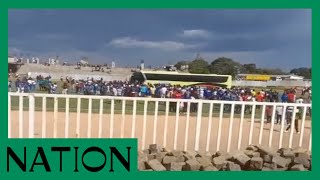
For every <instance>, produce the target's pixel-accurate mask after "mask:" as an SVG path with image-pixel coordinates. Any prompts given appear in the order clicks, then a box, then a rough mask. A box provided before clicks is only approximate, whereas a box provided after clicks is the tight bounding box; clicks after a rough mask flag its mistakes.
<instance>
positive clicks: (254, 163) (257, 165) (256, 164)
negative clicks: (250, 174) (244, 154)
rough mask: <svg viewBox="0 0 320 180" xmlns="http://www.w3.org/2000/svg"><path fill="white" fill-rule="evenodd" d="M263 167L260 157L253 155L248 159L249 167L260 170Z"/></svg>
mask: <svg viewBox="0 0 320 180" xmlns="http://www.w3.org/2000/svg"><path fill="white" fill-rule="evenodd" d="M262 167H263V159H262V158H261V157H253V158H251V160H250V168H251V169H252V170H260V169H262Z"/></svg>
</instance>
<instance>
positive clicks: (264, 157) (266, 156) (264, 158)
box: [263, 154, 273, 163]
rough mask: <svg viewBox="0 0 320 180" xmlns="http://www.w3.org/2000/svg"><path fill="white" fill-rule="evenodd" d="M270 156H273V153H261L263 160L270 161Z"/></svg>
mask: <svg viewBox="0 0 320 180" xmlns="http://www.w3.org/2000/svg"><path fill="white" fill-rule="evenodd" d="M272 157H273V155H270V154H265V155H263V161H264V162H268V163H270V162H272Z"/></svg>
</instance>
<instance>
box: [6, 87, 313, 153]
mask: <svg viewBox="0 0 320 180" xmlns="http://www.w3.org/2000/svg"><path fill="white" fill-rule="evenodd" d="M8 100H9V101H8V137H9V138H50V137H52V138H61V137H64V138H102V137H103V138H115V137H118V138H138V141H139V148H141V149H145V148H147V145H148V144H149V143H150V144H151V143H157V144H161V145H163V146H165V147H168V146H169V147H172V149H180V148H183V149H184V150H196V151H202V150H203V151H219V150H222V147H224V149H225V150H226V151H227V152H229V151H232V150H236V149H241V148H243V147H245V146H247V145H249V144H262V145H266V146H269V147H271V148H282V147H289V148H292V147H303V148H306V149H309V150H310V151H311V144H312V143H311V117H310V119H308V118H307V114H308V110H309V108H311V104H287V103H269V102H263V103H262V102H239V101H214V100H189V99H188V100H186V99H160V98H140V97H134V98H133V97H114V96H83V95H61V94H24V93H9V94H8ZM84 100H85V101H84ZM49 101H50V102H49ZM59 102H60V103H59ZM141 102H142V104H141ZM108 103H109V104H108ZM181 103H183V104H184V105H185V108H184V110H185V112H182V110H181V107H180V105H181ZM50 105H52V106H53V107H49V106H50ZM71 106H72V107H71ZM93 106H94V107H93ZM192 106H193V107H196V109H197V111H196V112H191V109H190V108H192ZM277 106H282V107H283V110H282V114H283V116H282V117H281V124H280V125H278V124H274V123H273V122H275V119H276V116H277V115H276V107H277ZM288 106H293V107H294V108H298V107H299V108H302V116H301V119H300V120H299V129H300V134H297V133H295V132H294V129H295V128H294V126H295V123H291V126H292V127H291V129H290V131H289V133H285V127H286V124H285V122H286V116H285V114H286V109H287V107H288ZM226 107H228V108H226ZM268 107H271V108H272V117H271V123H270V124H266V123H265V119H266V115H265V113H264V112H265V110H266V108H268ZM117 108H118V109H119V110H117ZM161 108H163V110H162V111H160V110H159V109H161ZM171 109H174V111H173V112H172V111H171V112H170V110H171ZM247 109H249V110H250V111H251V112H249V113H248V114H246V110H247ZM310 114H311V113H310ZM27 117H28V118H27ZM295 118H296V114H295V113H294V114H293V115H292V122H294V121H293V119H295ZM49 130H50V131H49ZM61 135H63V136H61Z"/></svg>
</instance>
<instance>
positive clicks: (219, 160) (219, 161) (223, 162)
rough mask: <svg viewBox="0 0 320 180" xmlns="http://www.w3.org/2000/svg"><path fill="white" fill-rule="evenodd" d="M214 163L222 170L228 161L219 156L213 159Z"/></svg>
mask: <svg viewBox="0 0 320 180" xmlns="http://www.w3.org/2000/svg"><path fill="white" fill-rule="evenodd" d="M212 163H213V165H215V166H216V168H217V169H219V170H220V169H222V168H223V166H225V165H226V159H225V157H224V156H218V157H215V158H213V159H212Z"/></svg>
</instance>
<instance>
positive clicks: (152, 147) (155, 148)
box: [149, 144, 158, 153]
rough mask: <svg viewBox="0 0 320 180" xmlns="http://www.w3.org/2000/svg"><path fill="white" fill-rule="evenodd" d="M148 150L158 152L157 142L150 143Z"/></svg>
mask: <svg viewBox="0 0 320 180" xmlns="http://www.w3.org/2000/svg"><path fill="white" fill-rule="evenodd" d="M149 151H150V153H158V148H157V144H150V145H149Z"/></svg>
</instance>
